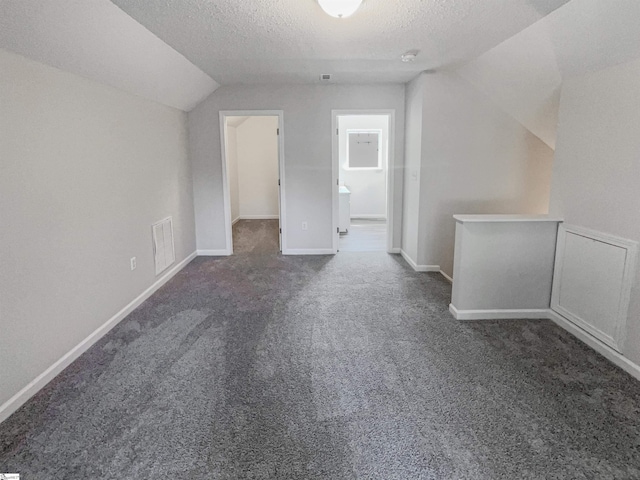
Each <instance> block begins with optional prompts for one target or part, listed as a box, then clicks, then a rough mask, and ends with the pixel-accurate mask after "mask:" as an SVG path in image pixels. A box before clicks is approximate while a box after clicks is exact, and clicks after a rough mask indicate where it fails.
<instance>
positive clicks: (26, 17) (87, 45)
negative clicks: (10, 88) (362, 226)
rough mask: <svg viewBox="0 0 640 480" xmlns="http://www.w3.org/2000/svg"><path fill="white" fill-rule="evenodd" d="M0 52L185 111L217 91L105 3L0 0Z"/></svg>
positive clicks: (91, 0)
mask: <svg viewBox="0 0 640 480" xmlns="http://www.w3.org/2000/svg"><path fill="white" fill-rule="evenodd" d="M0 48H4V49H6V50H9V51H12V52H15V53H18V54H20V55H23V56H25V57H29V58H32V59H34V60H37V61H39V62H42V63H45V64H47V65H51V66H53V67H56V68H59V69H61V70H66V71H68V72H72V73H75V74H78V75H82V76H84V77H87V78H90V79H92V80H96V81H98V82H101V83H104V84H107V85H111V86H113V87H116V88H119V89H121V90H124V91H127V92H129V93H133V94H135V95H140V96H142V97H145V98H148V99H150V100H154V101H156V102H160V103H163V104H165V105H169V106H171V107H175V108H178V109H181V110H185V111H188V110H190V109H191V108H193V107H194V106H195V105H196V104H198V103H199V102H200V101H201V100H202V99H204V98H205V97H207V96H208V95H209V94H211V92H213V91H214V90H215V89H216V88H217V87H218V85H217V84H216V82H215V81H213V80H212V79H211V78H210V77H209V76H208V75H206V74H205V73H204V72H203V71H201V70H200V69H199V68H198V67H196V66H195V65H193V64H192V63H191V62H189V61H188V60H187V59H186V58H184V57H183V56H182V55H181V54H180V53H178V52H176V51H175V50H174V49H172V48H171V47H169V46H168V45H167V44H166V43H164V42H163V41H162V40H160V39H159V38H157V37H156V36H155V35H153V34H152V33H151V32H149V30H147V29H146V28H144V27H143V26H142V25H140V24H139V23H138V22H136V21H135V20H134V19H132V18H131V17H130V16H128V15H126V14H125V13H124V12H123V11H122V10H120V9H119V8H117V7H116V6H115V5H113V4H112V3H111V2H110V1H109V0H55V1H50V0H0Z"/></svg>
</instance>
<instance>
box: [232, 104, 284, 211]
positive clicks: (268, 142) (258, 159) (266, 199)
mask: <svg viewBox="0 0 640 480" xmlns="http://www.w3.org/2000/svg"><path fill="white" fill-rule="evenodd" d="M277 129H278V117H270V116H255V117H249V118H247V119H246V120H245V121H244V122H242V123H241V124H240V125H238V127H237V128H236V152H237V162H238V167H237V168H238V171H237V182H238V202H239V210H240V217H241V218H246V217H264V218H266V217H276V218H277V217H278V216H279V211H278V193H279V192H278V135H277ZM232 196H233V190H232ZM231 204H232V205H233V200H232V202H231ZM236 218H237V217H235V216H233V209H232V219H234V220H235V219H236Z"/></svg>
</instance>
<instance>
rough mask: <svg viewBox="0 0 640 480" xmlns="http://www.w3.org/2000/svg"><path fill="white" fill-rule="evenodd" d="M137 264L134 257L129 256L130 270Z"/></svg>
mask: <svg viewBox="0 0 640 480" xmlns="http://www.w3.org/2000/svg"><path fill="white" fill-rule="evenodd" d="M137 266H138V264H137V262H136V257H131V270H135V269H136V267H137Z"/></svg>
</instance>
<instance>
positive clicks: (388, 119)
mask: <svg viewBox="0 0 640 480" xmlns="http://www.w3.org/2000/svg"><path fill="white" fill-rule="evenodd" d="M392 117H393V112H392V111H334V112H333V124H334V133H335V135H334V136H335V139H334V154H333V156H334V172H336V173H337V181H336V187H337V188H336V192H335V194H334V221H336V223H337V225H336V230H335V231H336V233H337V242H336V243H337V246H336V251H341V252H345V251H360V252H375V251H380V252H392V251H393V249H392V241H393V240H392V239H393V227H392V221H393V218H392V217H393V216H392V211H393V209H392V203H393V199H392V190H393V188H392V185H393V181H392V176H393V171H392V168H390V166H391V165H392V164H393V156H392V149H391V147H390V146H391V145H392V144H393V137H392V134H393V132H392V125H393V123H392ZM336 210H337V211H336ZM334 245H335V244H334Z"/></svg>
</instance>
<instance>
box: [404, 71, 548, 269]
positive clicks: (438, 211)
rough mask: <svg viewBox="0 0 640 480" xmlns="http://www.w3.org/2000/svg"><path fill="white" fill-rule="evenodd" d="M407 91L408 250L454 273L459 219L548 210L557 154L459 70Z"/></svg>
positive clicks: (427, 76)
mask: <svg viewBox="0 0 640 480" xmlns="http://www.w3.org/2000/svg"><path fill="white" fill-rule="evenodd" d="M419 90H421V91H419ZM407 92H408V93H407V99H412V100H411V102H412V105H411V106H409V105H408V106H407V111H408V112H410V113H411V115H410V116H408V117H407V132H408V135H407V152H408V155H407V166H408V169H407V172H406V175H407V179H406V182H407V185H408V186H407V188H406V189H405V199H406V200H407V204H406V205H405V213H406V215H408V216H409V219H411V220H409V221H410V222H411V223H410V224H407V225H405V231H406V233H407V235H408V236H407V238H405V239H404V242H405V245H407V247H408V250H407V249H405V251H406V252H407V253H408V254H409V256H411V258H412V259H413V260H414V261H416V263H417V264H418V265H439V266H440V267H441V269H442V271H444V272H445V273H446V274H448V275H452V274H453V252H454V242H455V221H454V220H453V218H452V216H453V215H454V214H473V213H487V214H496V213H531V214H540V213H547V211H548V204H549V190H550V182H551V166H552V162H553V150H551V148H549V147H548V146H547V145H546V144H545V143H543V142H542V141H541V140H540V139H539V138H537V137H536V136H534V135H533V134H532V133H531V132H529V131H528V130H527V129H526V128H524V127H523V126H522V125H521V124H520V123H518V122H517V121H515V120H514V119H513V118H512V117H511V116H509V115H508V114H507V113H505V112H504V111H502V110H501V109H500V108H499V107H498V106H496V105H495V104H494V103H493V102H492V101H491V100H490V99H489V98H488V97H486V96H485V95H483V94H482V93H481V92H479V91H478V90H477V89H476V88H475V87H473V86H472V85H471V84H469V83H468V82H466V81H465V80H463V79H462V78H460V77H459V76H458V75H456V74H455V73H437V74H423V75H422V76H421V77H419V78H418V79H416V80H414V81H413V82H412V83H411V84H410V85H408V87H407ZM420 102H421V103H422V112H421V114H420V111H419V105H420ZM418 132H419V133H418ZM418 151H419V152H420V153H419V154H418ZM418 155H420V163H419V164H418V160H417V159H418ZM414 171H418V179H417V180H416V179H415V175H414V173H413V172H414ZM416 196H417V197H418V199H417V200H416ZM416 201H417V207H416ZM416 211H417V212H418V213H417V214H416V213H415V212H416ZM416 230H417V247H416V248H417V253H416V256H415V257H414V256H412V253H413V244H412V242H413V241H414V240H413V237H412V235H416Z"/></svg>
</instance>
